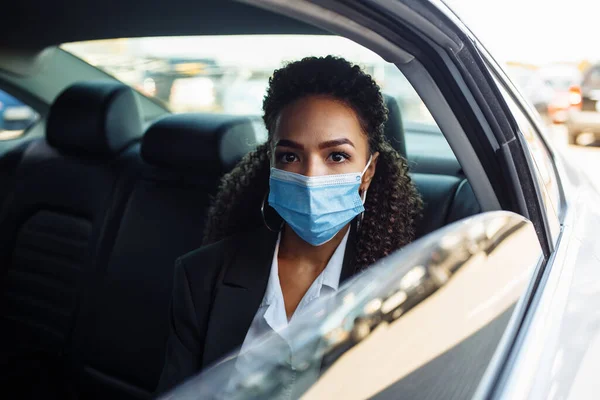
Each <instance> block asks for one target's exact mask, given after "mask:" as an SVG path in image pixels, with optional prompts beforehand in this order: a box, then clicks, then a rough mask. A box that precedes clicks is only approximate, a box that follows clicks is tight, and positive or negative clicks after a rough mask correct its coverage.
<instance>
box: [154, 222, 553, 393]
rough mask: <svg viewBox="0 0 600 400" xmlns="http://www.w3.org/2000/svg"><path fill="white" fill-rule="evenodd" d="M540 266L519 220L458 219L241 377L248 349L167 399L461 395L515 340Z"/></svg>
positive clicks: (274, 338)
mask: <svg viewBox="0 0 600 400" xmlns="http://www.w3.org/2000/svg"><path fill="white" fill-rule="evenodd" d="M543 258H544V257H543V253H542V250H541V247H540V244H539V241H538V239H537V236H536V233H535V229H534V228H533V225H532V224H531V222H529V221H527V220H526V219H525V218H523V217H521V216H519V215H516V214H514V213H509V212H504V211H500V212H490V213H485V214H481V215H478V216H474V217H471V218H469V219H466V220H463V221H459V222H456V223H454V224H452V225H450V226H448V227H446V228H444V229H441V230H438V231H436V232H434V233H431V234H429V235H427V236H425V237H423V238H422V239H419V240H418V241H416V242H414V243H412V244H411V245H409V246H407V247H406V248H404V249H402V250H400V251H398V252H396V253H395V254H392V255H390V256H388V257H386V258H385V259H383V260H381V261H380V262H378V263H376V264H375V265H374V266H372V267H371V268H369V269H368V270H366V271H365V272H363V273H362V274H360V275H358V276H356V277H354V278H353V279H352V280H351V281H350V282H348V283H346V284H344V285H343V287H342V288H341V289H340V290H339V291H338V292H337V293H336V294H335V295H334V296H333V297H329V298H322V299H320V300H319V301H317V302H315V303H314V304H313V305H312V306H311V307H310V308H309V310H308V311H307V312H306V313H305V314H304V315H302V316H301V318H300V319H298V320H297V323H296V322H295V323H294V324H293V325H290V326H289V328H288V329H287V330H286V331H284V332H283V333H281V336H280V335H278V334H274V335H271V336H269V337H267V338H265V339H264V341H263V343H262V344H261V345H259V346H258V347H257V348H256V349H254V351H255V353H254V354H252V355H251V356H252V359H251V360H252V361H251V362H252V363H253V366H252V368H244V369H238V366H239V364H238V360H240V359H243V360H244V364H245V365H247V359H246V358H247V357H248V353H245V354H241V355H238V356H237V357H236V356H235V355H234V357H227V358H225V360H223V361H222V362H221V363H219V364H217V365H216V366H214V367H213V368H211V369H209V370H207V371H205V372H204V373H202V374H201V375H200V376H198V377H196V378H193V379H191V380H190V381H188V383H186V384H184V385H183V386H181V387H180V388H177V389H175V390H174V391H173V392H171V393H170V394H167V395H166V397H165V398H169V399H187V398H207V399H209V398H235V399H250V398H252V399H254V398H279V397H278V396H282V395H286V394H287V395H291V398H298V397H300V396H302V397H303V398H306V399H322V398H344V399H362V398H377V399H398V398H428V399H433V398H443V399H465V398H470V397H472V396H474V395H475V394H476V393H477V391H478V390H484V389H482V387H483V388H484V387H485V386H486V385H487V384H488V381H489V379H490V375H492V374H493V373H494V370H495V367H496V366H495V364H496V363H497V362H498V360H499V359H500V356H501V354H502V353H503V352H504V351H505V350H506V343H508V342H511V341H512V340H513V338H514V332H515V326H516V322H517V321H518V320H519V318H518V316H519V315H520V314H522V313H523V312H524V309H525V307H526V303H525V302H524V299H525V298H526V294H527V293H528V291H530V290H531V284H530V279H531V277H532V275H533V274H534V273H535V271H536V270H537V269H538V267H539V265H540V263H541V262H542V261H543ZM282 336H285V337H287V338H291V340H290V341H291V342H293V343H297V344H298V345H297V346H295V347H294V349H290V348H289V347H288V345H287V342H285V341H283V340H281V337H282ZM221 396H222V397H221Z"/></svg>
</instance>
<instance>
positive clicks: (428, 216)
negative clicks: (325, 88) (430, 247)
mask: <svg viewBox="0 0 600 400" xmlns="http://www.w3.org/2000/svg"><path fill="white" fill-rule="evenodd" d="M385 101H386V105H387V107H388V110H389V114H388V122H387V124H386V126H385V135H386V137H387V138H388V140H389V141H390V144H391V145H392V147H394V149H396V151H398V153H400V155H402V156H403V157H404V158H407V153H406V140H405V132H404V125H403V123H402V114H401V112H400V107H399V106H398V103H397V102H396V100H395V99H394V98H393V97H390V96H385ZM410 176H411V178H412V180H413V182H414V183H415V185H416V186H417V190H418V191H419V193H420V194H421V197H422V199H423V203H424V204H423V213H422V218H421V220H420V221H419V223H418V224H417V237H421V236H423V235H426V234H428V233H430V232H433V231H434V230H436V229H439V228H441V227H443V226H444V225H448V224H450V223H452V222H455V221H458V220H460V219H463V218H466V217H469V216H472V215H475V214H478V213H480V212H481V207H480V206H479V203H478V202H477V199H476V198H475V194H474V193H473V189H472V188H471V185H470V184H469V182H468V181H467V180H466V178H464V177H463V176H460V177H457V176H453V175H436V174H422V173H411V174H410Z"/></svg>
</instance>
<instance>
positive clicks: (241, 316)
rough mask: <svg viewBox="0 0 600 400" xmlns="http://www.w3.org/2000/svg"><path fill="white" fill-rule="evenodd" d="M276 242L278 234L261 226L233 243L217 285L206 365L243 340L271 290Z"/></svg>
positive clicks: (207, 339) (209, 329)
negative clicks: (270, 280)
mask: <svg viewBox="0 0 600 400" xmlns="http://www.w3.org/2000/svg"><path fill="white" fill-rule="evenodd" d="M276 241H277V234H276V233H274V232H270V231H268V230H267V229H266V228H261V229H259V230H257V231H253V232H251V233H249V234H246V235H241V236H240V238H239V239H238V240H234V241H233V242H232V246H231V248H230V249H228V252H229V254H227V255H226V257H227V258H228V260H227V261H226V262H225V265H224V266H223V268H224V272H223V274H222V276H223V279H222V281H221V282H217V284H216V288H215V291H216V293H215V297H214V300H213V304H212V310H211V312H210V317H209V321H208V328H207V332H206V340H205V345H204V353H203V357H202V366H203V368H204V367H207V366H209V365H210V364H212V363H214V362H215V361H217V360H219V359H220V358H222V357H223V356H225V355H227V354H228V353H230V352H231V351H233V350H235V349H236V348H237V347H239V346H241V344H242V343H243V341H244V338H245V337H246V333H247V332H248V329H249V328H250V325H251V324H252V320H253V319H254V315H255V314H256V311H257V310H258V307H259V306H260V303H261V301H262V299H263V297H264V294H265V291H266V289H267V283H268V280H269V272H270V269H271V262H272V260H273V254H274V251H275V243H276Z"/></svg>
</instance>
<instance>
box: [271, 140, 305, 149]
mask: <svg viewBox="0 0 600 400" xmlns="http://www.w3.org/2000/svg"><path fill="white" fill-rule="evenodd" d="M279 146H283V147H292V148H294V149H298V150H304V146H303V145H301V144H300V143H298V142H294V141H293V140H288V139H281V140H279V141H278V142H277V143H276V144H275V147H279Z"/></svg>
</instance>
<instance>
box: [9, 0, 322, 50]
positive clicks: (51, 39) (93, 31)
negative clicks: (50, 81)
mask: <svg viewBox="0 0 600 400" xmlns="http://www.w3.org/2000/svg"><path fill="white" fill-rule="evenodd" d="M15 4H16V3H12V5H10V6H8V7H3V10H2V24H0V37H1V38H2V43H3V44H2V45H0V47H7V48H13V49H14V48H18V49H31V50H41V49H43V48H45V47H48V46H52V45H58V44H61V43H67V42H75V41H83V40H94V39H109V38H125V37H144V36H178V35H241V34H275V33H276V34H324V33H326V32H325V31H323V30H321V29H319V28H315V27H313V26H311V25H308V24H305V23H302V22H299V21H297V20H294V19H292V18H289V17H286V16H283V15H280V14H276V13H273V12H270V11H267V10H264V9H261V8H257V7H254V6H251V5H247V4H242V3H239V2H233V1H230V0H226V1H223V0H196V1H192V0H171V1H168V2H167V1H162V0H148V1H145V2H143V3H140V2H138V1H135V0H106V1H90V0H82V1H79V0H64V1H61V2H60V4H57V3H56V2H51V1H45V0H24V1H22V2H19V6H18V7H16V6H15ZM224 21H226V22H227V23H223V22H224Z"/></svg>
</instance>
